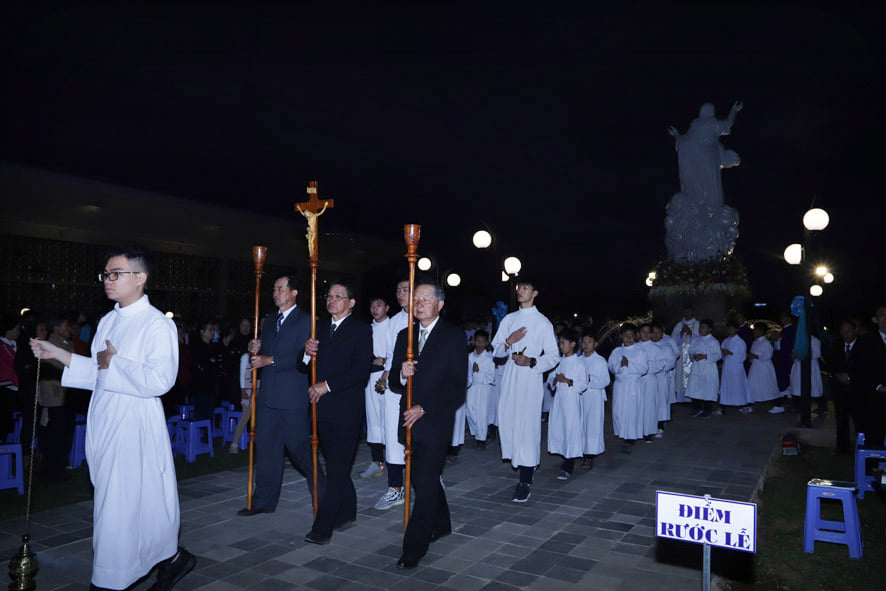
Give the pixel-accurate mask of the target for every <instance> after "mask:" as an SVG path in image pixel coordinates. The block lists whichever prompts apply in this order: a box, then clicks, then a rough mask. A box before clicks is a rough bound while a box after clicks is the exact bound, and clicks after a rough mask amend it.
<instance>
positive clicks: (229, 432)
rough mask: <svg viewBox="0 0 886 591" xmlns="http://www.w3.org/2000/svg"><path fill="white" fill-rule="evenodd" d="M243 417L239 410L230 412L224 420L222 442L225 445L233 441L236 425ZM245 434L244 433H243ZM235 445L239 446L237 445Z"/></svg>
mask: <svg viewBox="0 0 886 591" xmlns="http://www.w3.org/2000/svg"><path fill="white" fill-rule="evenodd" d="M242 416H243V413H242V412H240V411H239V410H230V411H228V414H227V416H226V418H225V428H224V434H223V435H222V441H224V442H225V443H228V442H231V441H234V431H236V430H237V423H239V422H240V417H242ZM244 433H245V431H244ZM237 445H240V444H239V443H238V444H237Z"/></svg>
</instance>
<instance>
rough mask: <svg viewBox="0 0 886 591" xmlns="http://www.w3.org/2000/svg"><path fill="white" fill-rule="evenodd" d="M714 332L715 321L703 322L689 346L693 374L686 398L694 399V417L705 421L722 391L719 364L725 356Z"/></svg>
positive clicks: (690, 376) (687, 386)
mask: <svg viewBox="0 0 886 591" xmlns="http://www.w3.org/2000/svg"><path fill="white" fill-rule="evenodd" d="M713 330H714V321H713V320H707V319H706V320H702V321H701V322H700V323H699V326H698V336H697V337H692V341H691V342H690V344H689V355H690V356H691V357H692V373H690V374H689V380H688V381H687V384H686V397H687V398H691V399H692V416H693V417H699V416H700V417H701V418H703V419H706V418H708V417H710V416H711V410H712V409H713V406H714V402H716V401H717V393H718V392H719V391H720V374H719V372H717V362H718V361H720V358H721V357H722V356H723V354H722V353H721V352H720V343H719V342H718V341H717V339H715V338H714V335H712V334H711V331H713Z"/></svg>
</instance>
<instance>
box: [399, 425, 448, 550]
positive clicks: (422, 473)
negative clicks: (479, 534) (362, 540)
mask: <svg viewBox="0 0 886 591" xmlns="http://www.w3.org/2000/svg"><path fill="white" fill-rule="evenodd" d="M449 443H450V440H449V439H448V438H443V440H442V441H435V442H424V441H413V443H412V473H411V480H412V487H413V488H414V489H415V503H414V504H413V505H412V514H411V515H410V516H409V525H407V526H406V533H405V534H404V536H403V557H404V558H405V559H406V560H418V559H420V558H421V557H422V556H424V555H425V554H427V552H428V546H429V545H430V543H431V534H433V533H436V534H447V533H449V532H451V531H452V523H451V522H450V520H449V505H448V504H447V503H446V493H445V492H444V491H443V486H442V485H441V484H440V475H441V474H442V473H443V464H444V463H445V462H446V452H447V451H448V450H449Z"/></svg>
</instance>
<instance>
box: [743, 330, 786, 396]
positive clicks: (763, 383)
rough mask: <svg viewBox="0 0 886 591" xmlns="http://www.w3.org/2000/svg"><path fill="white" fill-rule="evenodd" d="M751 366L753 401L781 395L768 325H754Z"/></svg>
mask: <svg viewBox="0 0 886 591" xmlns="http://www.w3.org/2000/svg"><path fill="white" fill-rule="evenodd" d="M748 357H749V358H750V360H751V368H750V369H749V370H748V385H749V387H750V389H751V402H767V401H769V400H775V399H776V398H780V397H781V393H780V392H779V391H778V379H777V378H776V377H775V366H774V365H773V364H772V343H770V342H769V339H768V338H766V325H765V324H761V323H757V324H755V325H754V342H753V344H752V345H751V352H750V353H749V354H748Z"/></svg>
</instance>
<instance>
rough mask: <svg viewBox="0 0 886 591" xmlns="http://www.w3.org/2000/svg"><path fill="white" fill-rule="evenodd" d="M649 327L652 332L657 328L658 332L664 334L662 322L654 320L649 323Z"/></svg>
mask: <svg viewBox="0 0 886 591" xmlns="http://www.w3.org/2000/svg"><path fill="white" fill-rule="evenodd" d="M649 327H650V328H651V329H652V330H655V329H656V328H657V329H658V330H660V331H662V332H664V325H663V324H662V323H661V320H653V321H652V322H650V323H649Z"/></svg>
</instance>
